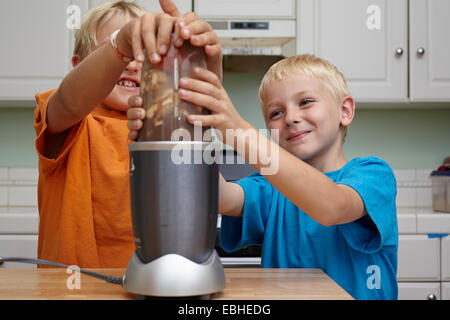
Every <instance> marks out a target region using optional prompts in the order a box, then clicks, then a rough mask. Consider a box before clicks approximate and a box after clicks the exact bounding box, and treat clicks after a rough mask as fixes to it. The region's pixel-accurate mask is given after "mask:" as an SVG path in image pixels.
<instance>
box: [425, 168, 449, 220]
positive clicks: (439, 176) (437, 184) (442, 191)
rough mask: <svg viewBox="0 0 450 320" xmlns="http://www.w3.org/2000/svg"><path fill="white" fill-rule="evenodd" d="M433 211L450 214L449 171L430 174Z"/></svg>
mask: <svg viewBox="0 0 450 320" xmlns="http://www.w3.org/2000/svg"><path fill="white" fill-rule="evenodd" d="M430 177H431V183H432V194H433V200H432V201H433V210H434V211H440V212H450V171H449V170H447V171H433V172H432V173H431V176H430Z"/></svg>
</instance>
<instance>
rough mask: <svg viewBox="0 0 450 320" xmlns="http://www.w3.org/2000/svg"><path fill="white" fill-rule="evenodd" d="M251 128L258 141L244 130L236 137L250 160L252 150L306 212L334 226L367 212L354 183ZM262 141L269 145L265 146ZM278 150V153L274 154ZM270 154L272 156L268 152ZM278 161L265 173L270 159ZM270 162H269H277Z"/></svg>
mask: <svg viewBox="0 0 450 320" xmlns="http://www.w3.org/2000/svg"><path fill="white" fill-rule="evenodd" d="M247 128H248V129H247V130H255V131H256V132H255V134H256V135H257V136H258V141H257V142H256V143H255V142H254V141H250V139H246V137H245V136H244V135H242V134H240V135H238V136H237V137H236V138H235V139H236V141H237V143H242V144H245V150H246V155H242V156H243V157H244V156H247V158H246V159H247V161H248V155H249V154H256V155H258V156H257V159H258V160H257V162H256V163H255V164H253V167H255V169H256V170H258V171H259V172H261V174H262V175H263V176H264V177H265V178H266V179H267V181H269V182H270V183H271V184H272V185H273V186H274V187H275V188H276V189H277V190H278V191H279V192H280V193H281V194H283V195H284V196H285V197H286V198H287V199H289V200H290V201H291V202H292V203H294V204H295V205H296V206H297V207H298V208H300V209H302V210H303V211H304V212H306V213H307V214H308V215H309V216H310V217H311V218H313V219H314V220H315V221H317V222H319V223H320V224H322V225H324V226H332V225H337V224H344V223H348V222H352V221H355V220H357V219H359V218H361V217H363V216H364V215H365V214H366V213H367V212H366V210H365V206H364V203H363V201H362V199H361V196H360V195H359V194H358V193H357V192H356V191H355V190H354V189H353V188H351V187H349V186H347V185H342V184H336V183H335V182H334V181H332V180H331V179H330V178H328V177H327V176H326V175H324V174H323V173H322V172H320V171H319V170H317V169H315V168H314V167H312V166H310V165H308V164H307V163H305V162H304V161H302V160H301V159H298V158H297V157H295V156H294V155H292V154H291V153H289V152H288V151H286V150H284V149H283V148H281V147H279V146H278V145H277V144H275V143H274V142H273V141H269V139H268V138H267V137H266V136H265V135H263V134H261V133H260V132H259V131H257V130H256V129H255V128H253V127H251V126H250V125H248V127H247ZM261 145H267V146H269V147H268V148H267V151H266V150H261V148H260V146H261ZM274 153H278V155H277V156H273V155H274ZM268 155H270V156H268ZM274 160H275V161H277V160H278V161H277V162H278V163H277V164H275V166H274V167H275V168H276V169H277V170H275V171H273V170H269V171H270V174H264V172H265V169H267V166H268V165H267V163H268V162H269V161H274ZM273 165H274V164H273V163H270V164H269V166H273Z"/></svg>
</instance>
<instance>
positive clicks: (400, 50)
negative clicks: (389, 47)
mask: <svg viewBox="0 0 450 320" xmlns="http://www.w3.org/2000/svg"><path fill="white" fill-rule="evenodd" d="M395 54H396V55H397V56H401V55H402V54H403V49H402V48H397V49H395Z"/></svg>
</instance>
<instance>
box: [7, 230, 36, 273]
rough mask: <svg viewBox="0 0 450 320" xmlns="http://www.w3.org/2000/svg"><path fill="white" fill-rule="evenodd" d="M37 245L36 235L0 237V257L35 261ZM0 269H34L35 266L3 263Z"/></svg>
mask: <svg viewBox="0 0 450 320" xmlns="http://www.w3.org/2000/svg"><path fill="white" fill-rule="evenodd" d="M37 244H38V236H37V235H0V256H2V257H21V258H33V259H36V256H37ZM0 268H36V265H35V264H27V263H16V262H5V263H3V264H2V265H0Z"/></svg>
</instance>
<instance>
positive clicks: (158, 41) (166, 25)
mask: <svg viewBox="0 0 450 320" xmlns="http://www.w3.org/2000/svg"><path fill="white" fill-rule="evenodd" d="M176 19H177V17H173V16H170V15H168V14H166V13H162V12H158V13H153V12H148V13H146V14H144V15H143V16H141V17H139V18H135V19H132V20H131V21H130V22H128V23H127V24H126V25H125V26H123V27H122V29H120V32H119V34H118V35H117V45H118V49H119V51H120V52H121V53H122V54H124V55H125V56H128V57H130V56H132V57H134V59H135V60H136V61H137V62H144V48H145V50H146V51H147V54H148V57H149V59H150V62H151V63H154V64H157V63H159V62H160V61H161V55H164V54H166V53H167V51H168V48H169V44H170V35H171V33H172V30H173V27H174V25H175V23H176Z"/></svg>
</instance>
